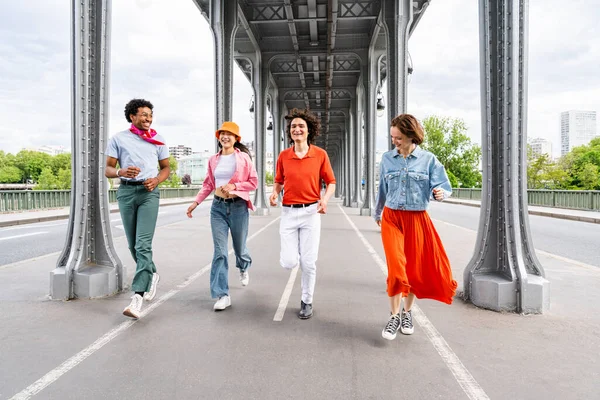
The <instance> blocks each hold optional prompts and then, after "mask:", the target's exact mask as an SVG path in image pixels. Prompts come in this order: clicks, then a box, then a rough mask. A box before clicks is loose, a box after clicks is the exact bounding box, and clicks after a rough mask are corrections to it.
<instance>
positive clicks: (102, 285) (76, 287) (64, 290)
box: [50, 265, 119, 300]
mask: <svg viewBox="0 0 600 400" xmlns="http://www.w3.org/2000/svg"><path fill="white" fill-rule="evenodd" d="M69 286H70V285H69V281H68V279H67V276H66V272H65V269H64V268H56V269H54V271H52V272H50V297H51V298H52V299H53V300H67V299H69V298H70V297H71V296H70V293H69ZM118 291H119V287H118V279H117V272H116V270H115V268H112V267H103V266H98V265H93V266H89V267H85V268H83V269H81V270H79V271H74V272H73V297H74V298H79V299H91V298H97V297H106V296H112V295H113V294H116V293H117V292H118Z"/></svg>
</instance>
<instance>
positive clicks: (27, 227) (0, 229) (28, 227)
mask: <svg viewBox="0 0 600 400" xmlns="http://www.w3.org/2000/svg"><path fill="white" fill-rule="evenodd" d="M67 222H69V221H68V220H66V219H65V220H61V221H59V222H56V223H45V224H41V223H40V222H38V223H36V224H27V225H21V226H11V227H6V228H0V232H6V231H12V230H17V229H37V228H47V227H51V226H59V225H65V224H66V223H67ZM40 224H41V225H40Z"/></svg>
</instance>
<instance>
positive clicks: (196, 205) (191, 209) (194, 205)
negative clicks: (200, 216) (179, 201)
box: [186, 202, 198, 218]
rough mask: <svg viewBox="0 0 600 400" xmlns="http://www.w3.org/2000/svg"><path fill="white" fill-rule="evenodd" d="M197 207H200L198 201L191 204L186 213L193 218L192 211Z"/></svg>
mask: <svg viewBox="0 0 600 400" xmlns="http://www.w3.org/2000/svg"><path fill="white" fill-rule="evenodd" d="M196 207H198V203H197V202H193V203H192V204H190V206H189V207H188V209H187V213H186V214H187V216H188V218H192V212H193V211H194V210H195V209H196Z"/></svg>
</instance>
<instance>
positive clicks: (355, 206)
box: [350, 201, 358, 208]
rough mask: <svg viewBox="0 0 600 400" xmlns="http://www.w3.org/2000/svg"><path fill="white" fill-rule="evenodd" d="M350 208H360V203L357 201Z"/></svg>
mask: <svg viewBox="0 0 600 400" xmlns="http://www.w3.org/2000/svg"><path fill="white" fill-rule="evenodd" d="M350 207H352V208H358V202H357V201H353V202H351V203H350Z"/></svg>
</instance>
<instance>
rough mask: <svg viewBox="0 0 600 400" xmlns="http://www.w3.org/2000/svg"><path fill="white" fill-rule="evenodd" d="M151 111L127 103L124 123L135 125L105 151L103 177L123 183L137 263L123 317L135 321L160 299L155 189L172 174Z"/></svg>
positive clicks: (139, 102)
mask: <svg viewBox="0 0 600 400" xmlns="http://www.w3.org/2000/svg"><path fill="white" fill-rule="evenodd" d="M153 108H154V106H153V105H152V103H150V102H149V101H146V100H143V99H133V100H131V101H130V102H129V103H127V105H126V106H125V119H126V120H127V122H131V126H130V128H129V129H127V130H124V131H122V132H119V133H117V134H116V135H115V136H113V137H112V138H111V139H110V140H109V142H108V146H107V148H106V169H105V172H104V174H105V176H106V177H107V178H120V179H121V184H120V185H119V189H118V191H117V201H118V203H119V212H120V213H121V220H122V221H123V228H124V229H125V236H126V237H127V243H128V244H129V251H130V252H131V255H132V256H133V259H134V260H135V262H136V269H135V275H134V277H133V282H132V284H131V290H132V291H133V292H134V294H133V296H132V300H131V303H130V304H129V305H128V306H127V307H126V308H125V310H123V314H124V315H127V316H129V317H132V318H135V319H137V318H139V317H140V314H141V311H142V303H143V300H147V301H151V300H152V299H153V298H154V296H155V295H156V287H157V285H158V281H159V280H160V276H159V275H158V273H156V266H155V265H154V262H153V261H152V239H153V237H154V230H155V228H156V219H157V217H158V206H159V198H160V191H159V190H157V187H158V185H159V183H161V182H163V181H165V180H166V179H168V178H169V174H170V168H169V148H168V147H167V146H166V145H165V142H164V140H163V138H162V136H160V135H158V134H157V133H156V131H155V130H154V129H151V128H150V125H152V118H153V114H152V109H153ZM117 162H118V163H119V168H117ZM157 166H158V167H159V168H160V171H159V169H158V168H157Z"/></svg>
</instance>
